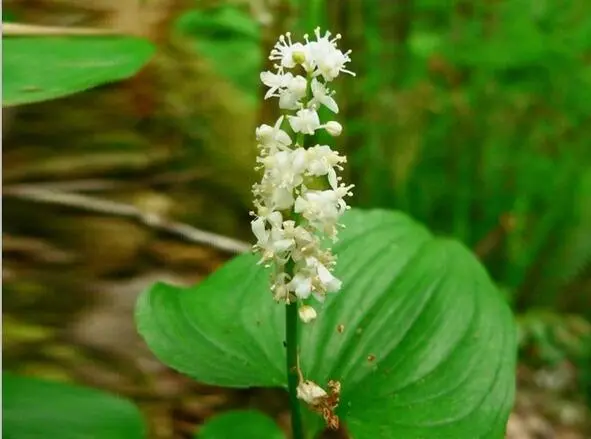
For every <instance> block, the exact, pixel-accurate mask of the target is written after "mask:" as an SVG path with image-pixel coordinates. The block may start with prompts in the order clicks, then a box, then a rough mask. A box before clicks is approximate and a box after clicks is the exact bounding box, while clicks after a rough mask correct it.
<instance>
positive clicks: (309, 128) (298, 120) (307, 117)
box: [287, 108, 320, 134]
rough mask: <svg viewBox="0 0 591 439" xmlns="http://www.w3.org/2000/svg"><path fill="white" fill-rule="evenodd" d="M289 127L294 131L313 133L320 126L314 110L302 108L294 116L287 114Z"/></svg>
mask: <svg viewBox="0 0 591 439" xmlns="http://www.w3.org/2000/svg"><path fill="white" fill-rule="evenodd" d="M287 118H288V120H289V124H290V125H291V128H292V129H293V130H294V131H295V132H296V133H304V134H314V131H316V130H317V129H318V128H319V127H320V119H319V117H318V113H317V112H316V110H313V109H310V108H302V109H301V110H299V111H298V112H297V113H296V115H295V116H287Z"/></svg>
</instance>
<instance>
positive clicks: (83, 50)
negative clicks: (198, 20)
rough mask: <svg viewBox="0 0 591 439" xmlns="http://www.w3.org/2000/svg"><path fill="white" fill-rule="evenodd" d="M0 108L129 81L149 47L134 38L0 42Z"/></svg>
mask: <svg viewBox="0 0 591 439" xmlns="http://www.w3.org/2000/svg"><path fill="white" fill-rule="evenodd" d="M2 46H3V47H2V52H3V54H2V62H3V70H2V81H3V89H2V91H3V96H2V105H3V106H5V107H7V106H13V105H20V104H27V103H32V102H39V101H46V100H49V99H56V98H59V97H63V96H67V95H71V94H73V93H78V92H81V91H84V90H87V89H89V88H92V87H96V86H98V85H101V84H106V83H109V82H114V81H119V80H122V79H125V78H129V77H130V76H133V75H134V74H135V73H137V72H138V71H139V69H140V68H141V67H142V66H143V65H144V64H145V63H146V62H148V60H149V59H150V57H151V56H152V53H153V52H154V47H153V46H152V44H150V43H149V42H148V41H146V40H143V39H140V38H135V37H115V36H113V37H67V38H66V37H4V38H2Z"/></svg>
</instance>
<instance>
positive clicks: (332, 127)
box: [324, 120, 343, 137]
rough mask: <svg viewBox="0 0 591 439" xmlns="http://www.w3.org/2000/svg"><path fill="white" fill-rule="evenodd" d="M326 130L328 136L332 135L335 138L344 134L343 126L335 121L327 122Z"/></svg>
mask: <svg viewBox="0 0 591 439" xmlns="http://www.w3.org/2000/svg"><path fill="white" fill-rule="evenodd" d="M324 129H325V130H326V132H327V133H328V134H330V135H331V136H333V137H337V136H340V135H341V133H342V132H343V126H342V125H341V124H340V123H338V122H337V121H335V120H331V121H330V122H326V125H324Z"/></svg>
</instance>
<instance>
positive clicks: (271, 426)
mask: <svg viewBox="0 0 591 439" xmlns="http://www.w3.org/2000/svg"><path fill="white" fill-rule="evenodd" d="M228 438H241V439H285V435H284V434H283V432H282V431H281V429H280V428H279V426H278V425H277V424H276V423H275V421H273V419H271V418H269V417H268V416H267V415H264V414H263V413H261V412H257V411H255V410H236V411H232V412H227V413H222V414H221V415H218V416H214V417H213V418H212V419H210V420H208V421H207V422H206V423H205V424H204V425H203V427H201V429H200V430H199V433H198V434H196V435H195V439H228Z"/></svg>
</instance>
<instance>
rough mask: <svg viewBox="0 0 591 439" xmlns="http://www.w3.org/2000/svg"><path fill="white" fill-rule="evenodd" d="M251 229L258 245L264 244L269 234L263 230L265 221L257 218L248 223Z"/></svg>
mask: <svg viewBox="0 0 591 439" xmlns="http://www.w3.org/2000/svg"><path fill="white" fill-rule="evenodd" d="M250 225H251V227H252V233H254V236H256V238H257V240H258V242H259V243H264V242H266V241H267V239H268V238H269V232H267V231H266V230H265V220H264V219H263V218H257V219H255V220H254V221H252V222H251V223H250Z"/></svg>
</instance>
